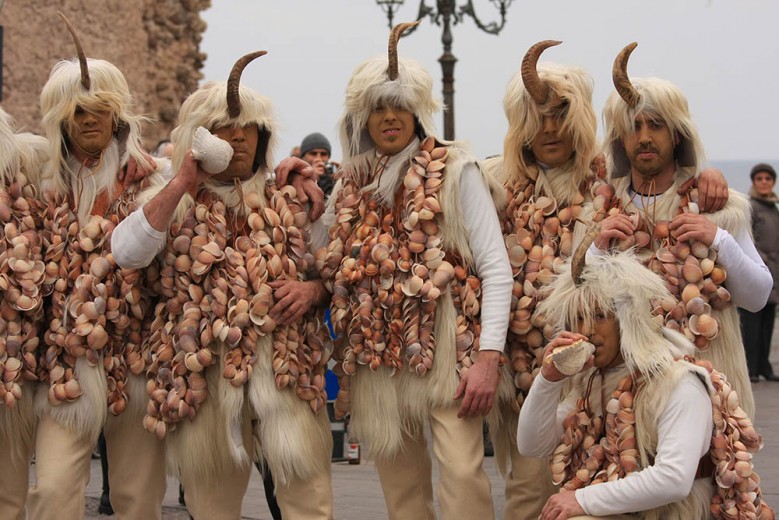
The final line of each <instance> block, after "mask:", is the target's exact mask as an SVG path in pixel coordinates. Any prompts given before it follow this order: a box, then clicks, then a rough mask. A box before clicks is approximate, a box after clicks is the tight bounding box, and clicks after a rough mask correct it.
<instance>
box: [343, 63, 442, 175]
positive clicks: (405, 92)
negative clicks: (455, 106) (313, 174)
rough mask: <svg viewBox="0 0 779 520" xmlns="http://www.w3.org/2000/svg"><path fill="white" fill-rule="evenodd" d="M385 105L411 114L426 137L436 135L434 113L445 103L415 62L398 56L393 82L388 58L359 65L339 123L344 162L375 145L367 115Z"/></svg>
mask: <svg viewBox="0 0 779 520" xmlns="http://www.w3.org/2000/svg"><path fill="white" fill-rule="evenodd" d="M383 105H389V106H393V107H399V108H402V109H403V110H406V111H408V112H410V113H412V114H413V115H414V117H415V118H416V120H417V122H418V123H419V125H420V126H421V127H422V131H423V132H424V134H425V136H432V135H435V133H436V132H435V125H434V124H433V115H434V114H435V113H436V112H438V111H439V110H440V109H441V106H442V105H441V103H440V102H439V101H438V100H437V99H435V98H434V97H433V78H432V77H431V76H430V74H429V73H428V72H427V71H426V70H425V69H424V68H423V67H422V66H421V65H420V64H419V63H417V62H416V61H414V60H411V59H408V58H399V59H398V77H397V79H395V80H393V81H390V79H389V77H388V76H387V57H386V56H377V57H375V58H372V59H370V60H368V61H365V62H363V63H361V64H360V65H358V66H357V68H355V70H354V72H353V73H352V77H351V79H350V80H349V84H348V85H347V87H346V99H345V101H344V113H343V115H342V116H341V120H340V122H339V134H340V140H341V144H342V147H343V156H342V157H343V161H344V164H346V163H348V162H349V161H350V160H351V159H352V158H354V157H357V156H358V155H360V154H361V153H364V152H366V151H367V150H369V149H371V148H373V141H372V140H371V138H370V136H369V135H368V132H367V125H368V117H370V115H371V111H373V110H374V109H375V108H377V107H380V106H383Z"/></svg>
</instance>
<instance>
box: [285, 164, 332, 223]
mask: <svg viewBox="0 0 779 520" xmlns="http://www.w3.org/2000/svg"><path fill="white" fill-rule="evenodd" d="M292 186H293V187H294V188H295V191H296V192H297V195H298V200H299V201H300V202H301V203H303V204H305V203H306V202H310V203H311V207H310V209H309V210H308V218H309V220H311V222H314V221H316V220H317V219H318V218H319V217H321V216H322V213H324V212H325V192H323V191H322V188H320V187H319V185H318V184H317V183H316V181H315V180H313V179H309V178H308V177H302V176H300V175H293V176H292Z"/></svg>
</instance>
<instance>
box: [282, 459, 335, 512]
mask: <svg viewBox="0 0 779 520" xmlns="http://www.w3.org/2000/svg"><path fill="white" fill-rule="evenodd" d="M276 499H277V501H278V503H279V509H281V517H282V518H294V519H296V520H297V519H301V520H309V519H310V520H332V519H333V490H332V483H331V478H330V466H328V467H327V471H325V472H324V473H322V474H320V475H317V476H316V477H314V478H312V479H309V480H301V479H297V478H293V479H292V480H291V481H290V482H289V484H288V485H286V486H279V485H276Z"/></svg>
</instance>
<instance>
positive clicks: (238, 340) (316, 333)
mask: <svg viewBox="0 0 779 520" xmlns="http://www.w3.org/2000/svg"><path fill="white" fill-rule="evenodd" d="M266 196H267V198H268V199H269V202H268V204H267V205H265V203H264V201H263V199H262V197H260V196H258V195H257V194H252V193H247V194H245V196H244V202H245V203H246V205H247V206H248V207H249V210H250V211H249V213H248V215H247V216H246V217H245V218H244V217H239V216H238V215H236V213H235V212H234V211H233V210H227V209H226V208H225V206H224V203H223V202H221V201H219V200H212V197H211V195H210V194H209V193H208V192H201V193H200V194H199V195H198V200H199V201H200V202H199V203H198V204H197V205H196V206H195V207H193V208H192V209H191V210H189V211H188V212H187V214H186V215H185V217H184V219H183V220H182V222H181V223H178V224H174V225H173V226H172V227H171V230H170V237H171V240H169V241H168V245H167V247H166V250H165V253H164V258H163V262H162V268H161V271H160V275H161V286H162V300H161V302H160V303H159V304H158V305H157V308H156V310H155V319H154V321H153V323H152V324H151V337H150V340H149V343H150V349H151V358H152V362H151V365H150V367H149V373H150V374H151V375H152V379H151V380H150V381H149V383H148V385H147V391H148V393H149V396H150V400H149V403H148V406H147V414H146V417H145V418H144V425H145V427H146V429H147V430H149V431H150V432H155V433H156V434H157V436H158V437H160V438H163V437H164V436H165V435H166V433H167V431H168V430H169V429H172V428H175V425H176V423H178V422H180V421H182V420H185V419H190V420H191V419H193V418H194V417H195V415H196V414H197V411H198V409H199V407H200V405H201V404H202V403H203V401H204V400H205V399H206V397H207V395H208V389H207V387H206V380H205V377H204V375H203V372H204V370H205V369H206V368H208V367H210V366H212V365H217V366H218V365H220V360H219V359H218V358H217V352H219V350H220V348H219V344H223V345H225V346H226V349H225V354H224V358H223V360H222V361H223V364H224V368H223V371H222V376H223V377H224V378H225V379H228V380H229V381H230V383H231V384H232V385H233V386H236V387H240V386H242V385H244V384H245V383H246V382H247V381H248V380H249V379H250V378H251V375H252V371H253V366H254V363H255V361H256V360H257V353H256V350H255V349H256V345H257V341H258V339H259V338H260V337H261V336H265V335H267V334H271V335H272V337H273V349H274V350H273V361H272V362H273V373H274V377H275V383H276V387H277V388H278V389H279V390H282V389H284V388H290V389H292V390H294V391H295V393H296V394H297V395H298V397H300V398H301V399H303V400H304V401H306V402H308V403H309V405H310V407H311V410H312V411H313V412H315V413H316V412H319V411H320V410H322V409H323V408H324V406H325V403H326V394H325V389H324V369H325V366H326V364H327V361H328V354H327V352H326V350H325V347H324V344H323V337H324V333H325V332H324V329H323V327H322V323H321V322H320V321H319V320H318V319H317V317H316V316H315V313H314V312H313V311H312V312H311V313H309V314H308V315H306V316H305V317H304V319H302V320H300V321H299V322H297V323H294V324H292V325H289V326H283V327H282V326H278V325H277V324H276V323H275V322H274V320H273V319H272V318H271V317H270V316H269V315H268V312H269V311H270V309H271V308H272V306H273V303H274V301H273V290H272V289H271V287H270V286H269V285H268V283H267V282H269V281H273V280H284V279H293V280H305V279H306V276H307V273H308V271H309V269H310V268H311V266H312V265H313V256H312V255H311V254H310V253H309V251H308V235H307V230H306V228H307V226H308V225H309V223H308V217H307V215H306V213H305V210H304V208H303V207H302V206H301V205H300V203H299V202H298V200H297V195H296V192H295V190H294V188H292V187H291V186H286V187H284V188H282V189H278V190H277V189H276V188H275V185H269V186H268V187H267V188H266Z"/></svg>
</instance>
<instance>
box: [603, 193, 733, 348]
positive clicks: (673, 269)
mask: <svg viewBox="0 0 779 520" xmlns="http://www.w3.org/2000/svg"><path fill="white" fill-rule="evenodd" d="M613 197H614V190H613V188H611V186H608V185H603V186H601V187H600V188H599V191H598V192H597V193H596V197H595V202H594V206H595V207H596V208H598V209H597V211H596V215H597V216H596V218H594V220H595V221H600V220H602V219H603V218H605V217H606V216H608V215H613V214H616V213H620V212H623V211H624V212H626V213H628V215H629V216H630V219H631V222H632V225H633V228H634V232H633V236H631V237H628V239H625V240H621V241H615V243H614V244H612V246H613V247H616V248H617V249H620V250H626V249H628V248H631V247H634V248H636V249H637V250H638V252H639V255H642V256H643V257H644V258H645V262H646V264H647V267H648V268H649V269H651V270H652V271H653V272H654V273H657V274H659V275H660V276H662V277H663V278H664V279H665V281H666V285H667V286H668V289H669V291H670V292H671V295H672V296H673V298H668V299H666V300H664V301H662V302H657V306H656V308H655V314H656V315H658V316H663V320H662V321H663V324H664V325H665V326H667V327H669V328H672V329H674V330H677V331H679V332H682V333H683V334H684V335H685V336H686V337H687V338H688V339H689V340H690V341H692V342H693V343H695V346H696V347H698V348H699V349H701V350H705V349H707V348H708V347H709V346H710V344H711V341H712V340H713V339H714V338H716V337H717V335H718V334H719V327H720V324H719V322H718V320H717V319H716V318H715V317H714V316H713V315H712V310H721V309H724V308H725V307H727V306H728V305H730V299H731V296H730V292H728V290H727V289H726V288H725V286H724V282H725V280H726V279H727V271H726V270H725V268H724V267H723V266H722V265H720V264H718V263H717V252H716V251H715V250H714V249H712V248H710V247H708V246H706V244H704V243H702V242H699V241H695V240H693V241H690V242H679V241H677V240H676V238H675V237H674V236H673V234H672V233H671V232H670V231H669V228H668V225H669V222H668V221H666V220H658V221H652V220H651V215H644V214H642V213H640V212H631V211H630V208H628V209H623V208H622V205H621V204H620V202H619V201H617V200H614V198H613ZM678 212H679V214H681V213H698V212H699V208H698V191H697V189H695V188H693V189H691V190H689V191H688V192H687V193H686V194H685V195H684V196H682V198H681V200H680V204H679V210H678Z"/></svg>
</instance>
